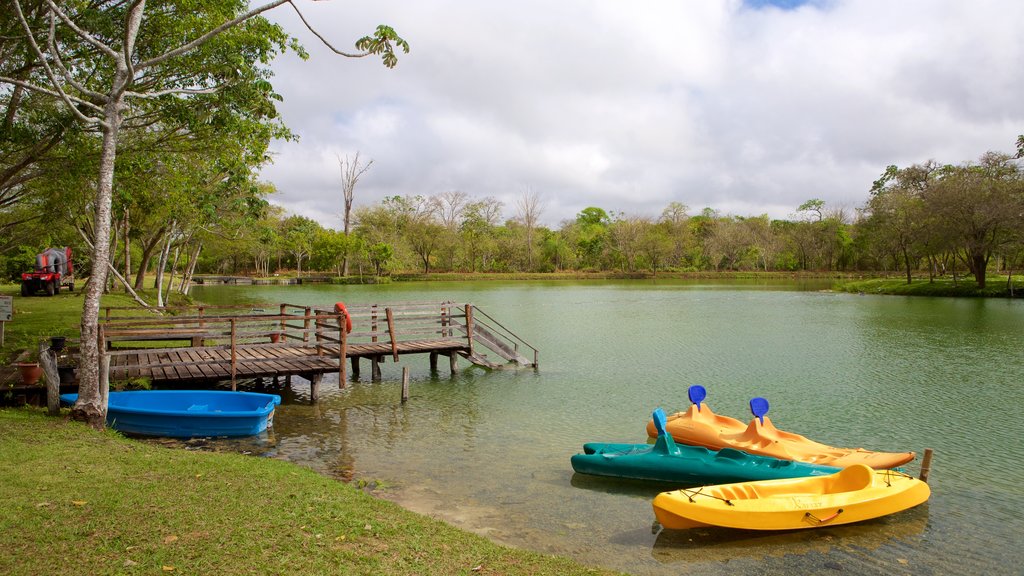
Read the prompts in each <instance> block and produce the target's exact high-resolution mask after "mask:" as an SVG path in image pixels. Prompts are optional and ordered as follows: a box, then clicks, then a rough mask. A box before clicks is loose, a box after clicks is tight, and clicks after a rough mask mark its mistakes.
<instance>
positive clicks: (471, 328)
mask: <svg viewBox="0 0 1024 576" xmlns="http://www.w3.org/2000/svg"><path fill="white" fill-rule="evenodd" d="M158 310H159V311H160V312H162V314H160V315H154V314H153V313H152V312H146V313H141V312H140V310H139V309H138V308H118V307H105V308H104V310H103V313H102V314H101V323H100V330H99V336H98V337H99V340H100V349H101V350H102V351H103V354H104V356H105V358H106V361H110V360H111V359H112V358H113V359H117V357H118V356H129V355H132V354H134V355H136V356H135V357H133V358H132V360H131V361H130V362H129V360H128V359H127V358H124V359H121V360H122V361H115V362H112V364H111V367H110V369H111V370H112V371H113V372H115V373H117V374H119V375H121V376H123V377H127V378H132V377H138V376H145V375H146V374H152V373H156V372H159V373H160V374H162V375H163V377H164V378H169V376H167V375H168V374H177V375H179V379H186V378H187V377H190V376H191V377H194V378H206V379H211V378H213V377H215V376H217V375H221V374H222V375H223V376H225V378H224V379H227V378H226V377H227V376H230V379H231V381H232V387H233V388H234V386H235V381H236V379H237V377H238V374H239V363H240V362H244V365H243V368H244V370H243V372H244V374H246V375H251V374H254V373H256V374H260V373H267V374H272V373H273V370H272V367H273V366H274V364H275V363H279V362H280V360H275V358H274V354H275V353H274V350H275V349H276V348H275V347H287V349H288V350H291V351H292V352H291V353H299V354H304V356H303V357H306V358H311V357H318V358H322V359H323V360H328V359H330V361H331V362H332V364H330V365H329V366H334V368H330V367H329V366H327V367H326V368H325V365H324V363H323V361H320V362H319V363H318V364H317V365H316V366H315V368H310V371H309V373H310V374H314V372H317V373H322V372H324V371H325V369H326V371H333V370H335V369H336V370H337V371H338V375H339V379H340V382H339V383H340V384H342V385H344V384H343V383H344V382H345V380H346V366H345V363H346V362H345V361H346V359H347V358H350V357H351V358H352V359H353V362H352V365H353V370H354V371H358V364H357V362H356V359H357V358H370V359H371V360H372V361H373V362H374V365H373V368H374V371H375V373H378V371H379V368H378V366H377V363H378V362H380V361H383V359H384V358H385V357H386V356H389V355H390V356H392V357H393V358H394V360H395V361H396V362H397V361H398V359H399V354H416V353H430V354H431V366H432V367H434V366H435V363H436V357H437V356H438V355H446V356H449V357H450V358H451V360H452V369H453V370H454V366H455V364H454V358H455V355H461V356H463V357H465V358H467V359H469V360H470V361H471V362H473V363H475V364H479V365H481V366H486V367H489V368H500V367H503V366H504V364H502V363H499V362H495V361H493V360H490V359H488V357H487V356H488V355H487V354H486V353H484V352H483V351H482V349H483V348H486V349H487V350H489V351H492V352H494V353H496V354H497V355H498V356H500V357H501V358H503V359H504V360H506V361H508V362H514V363H516V364H519V365H525V366H533V367H536V366H537V360H538V351H537V349H536V348H535V347H533V346H532V345H530V344H529V343H527V342H526V341H525V340H523V339H522V338H520V337H519V336H518V335H516V334H515V333H513V332H512V331H511V330H509V329H508V328H506V327H505V326H504V325H502V324H501V323H500V322H498V321H497V320H495V319H494V318H493V317H491V316H490V315H488V314H486V313H485V312H483V311H482V310H480V309H479V308H476V307H474V306H473V305H472V304H463V305H458V304H456V303H454V302H452V301H443V302H400V303H391V304H388V305H382V304H353V305H350V306H346V308H345V310H340V309H335V308H330V309H326V308H323V307H319V306H310V305H300V304H289V303H282V304H264V305H251V304H247V305H200V306H187V307H186V306H178V307H164V308H160V309H158ZM143 314H144V315H143ZM346 314H347V319H348V320H350V321H351V324H352V331H351V332H348V331H346V330H345V325H346ZM268 347H269V348H268ZM259 348H263V349H266V350H265V352H266V354H260V353H259V351H258V350H253V349H259ZM302 349H306V350H308V352H302ZM159 351H163V352H166V353H164V354H158V353H157V352H159ZM214 352H216V353H214ZM143 353H146V354H143ZM143 356H145V358H143ZM531 356H532V360H531V358H530V357H531ZM335 362H336V363H335ZM228 366H230V370H229V371H227V370H226V369H227V367H228ZM261 367H265V369H263V368H261ZM225 372H227V373H225ZM296 373H298V372H296Z"/></svg>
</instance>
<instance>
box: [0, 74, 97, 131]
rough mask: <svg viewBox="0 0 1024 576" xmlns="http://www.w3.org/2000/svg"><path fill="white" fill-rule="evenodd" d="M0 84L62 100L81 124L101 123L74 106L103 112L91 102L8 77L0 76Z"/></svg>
mask: <svg viewBox="0 0 1024 576" xmlns="http://www.w3.org/2000/svg"><path fill="white" fill-rule="evenodd" d="M0 82H4V83H7V84H13V85H15V86H21V87H22V88H25V89H27V90H32V91H33V92H39V93H40V94H46V95H47V96H53V97H54V98H60V99H62V100H64V103H65V104H67V106H68V108H71V111H72V112H73V113H74V114H75V116H77V117H78V119H79V120H82V121H83V122H88V123H90V124H95V123H100V122H101V121H100V120H99V119H98V118H93V117H90V116H86V115H85V114H83V113H82V112H81V111H80V110H79V109H78V108H77V107H76V106H75V104H80V105H82V106H85V107H87V108H91V109H93V110H96V111H97V112H102V111H103V108H100V107H99V106H97V105H95V104H93V103H92V102H89V101H88V100H82V99H81V98H79V97H77V96H72V95H70V94H68V93H66V92H64V91H57V90H50V89H49V88H43V87H42V86H36V85H35V84H32V83H30V82H25V81H22V80H18V79H17V78H10V77H8V76H0Z"/></svg>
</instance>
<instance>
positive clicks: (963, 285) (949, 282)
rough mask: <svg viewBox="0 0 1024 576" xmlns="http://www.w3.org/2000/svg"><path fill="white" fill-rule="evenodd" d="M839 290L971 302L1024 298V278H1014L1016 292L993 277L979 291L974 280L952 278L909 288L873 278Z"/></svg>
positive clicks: (918, 280) (898, 281)
mask: <svg viewBox="0 0 1024 576" xmlns="http://www.w3.org/2000/svg"><path fill="white" fill-rule="evenodd" d="M835 289H836V290H839V291H842V292H852V293H855V294H859V293H864V294H892V295H900V296H958V297H969V298H1010V297H1014V298H1021V297H1024V276H1014V277H1013V290H1012V294H1011V289H1010V287H1009V286H1008V285H1007V277H1006V276H1005V275H1004V276H998V275H992V276H989V277H988V278H987V279H986V282H985V288H984V289H981V288H978V283H977V282H975V281H974V279H973V278H957V280H956V281H955V282H954V281H953V278H951V277H942V278H935V279H934V280H929V279H928V278H915V279H914V280H913V282H911V283H910V284H907V279H906V278H905V277H903V278H873V279H870V280H858V281H854V282H840V283H837V284H836V285H835Z"/></svg>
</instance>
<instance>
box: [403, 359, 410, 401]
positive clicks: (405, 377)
mask: <svg viewBox="0 0 1024 576" xmlns="http://www.w3.org/2000/svg"><path fill="white" fill-rule="evenodd" d="M407 400H409V367H408V366H402V404H405V402H406V401H407Z"/></svg>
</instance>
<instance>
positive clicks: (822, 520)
mask: <svg viewBox="0 0 1024 576" xmlns="http://www.w3.org/2000/svg"><path fill="white" fill-rule="evenodd" d="M842 513H843V509H842V508H840V509H839V510H836V513H835V514H833V515H831V516H825V517H824V518H818V517H817V516H815V515H814V514H811V513H810V512H804V518H812V519H813V520H814V521H815V522H817V523H818V524H824V523H825V522H831V521H833V520H835V519H836V518H838V517H839V515H840V514H842Z"/></svg>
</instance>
